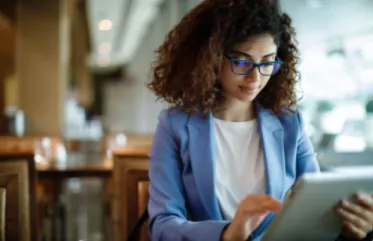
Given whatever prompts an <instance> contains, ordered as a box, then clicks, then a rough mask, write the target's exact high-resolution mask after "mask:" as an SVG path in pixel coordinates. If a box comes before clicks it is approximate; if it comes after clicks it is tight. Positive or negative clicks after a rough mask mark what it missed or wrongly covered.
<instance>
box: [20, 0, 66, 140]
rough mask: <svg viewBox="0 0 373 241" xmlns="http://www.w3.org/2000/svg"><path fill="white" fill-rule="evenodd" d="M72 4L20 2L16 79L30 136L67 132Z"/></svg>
mask: <svg viewBox="0 0 373 241" xmlns="http://www.w3.org/2000/svg"><path fill="white" fill-rule="evenodd" d="M71 2H72V1H71V0H54V1H45V0H20V1H19V4H18V9H17V45H16V78H17V81H18V83H19V84H18V86H19V107H20V109H22V110H23V111H24V112H25V115H26V123H27V124H26V133H27V134H39V135H40V134H45V135H58V134H60V133H61V132H62V130H63V116H64V115H63V113H64V101H65V95H66V91H67V84H68V79H69V49H70V15H71V13H70V11H71V4H72V3H71Z"/></svg>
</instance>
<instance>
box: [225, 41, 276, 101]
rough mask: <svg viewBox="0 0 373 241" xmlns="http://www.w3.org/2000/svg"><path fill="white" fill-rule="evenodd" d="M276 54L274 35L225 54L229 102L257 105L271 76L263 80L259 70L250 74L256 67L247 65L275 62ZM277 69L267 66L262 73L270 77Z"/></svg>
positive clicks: (240, 46) (245, 43)
mask: <svg viewBox="0 0 373 241" xmlns="http://www.w3.org/2000/svg"><path fill="white" fill-rule="evenodd" d="M276 53H277V46H276V44H275V43H274V39H273V37H272V36H271V35H260V36H254V37H250V38H249V39H248V40H247V41H246V42H243V43H240V44H237V45H236V46H234V47H233V49H232V51H230V52H227V53H225V57H224V60H223V66H222V69H221V78H220V79H221V85H222V88H223V94H224V96H225V98H226V99H230V100H231V99H236V100H239V101H242V102H250V101H253V100H254V99H255V97H256V96H257V95H258V94H259V92H260V91H261V90H262V89H263V88H264V87H265V86H266V84H267V83H268V80H269V79H270V77H271V76H263V75H262V74H261V73H260V72H259V68H258V67H256V68H254V69H253V70H252V71H251V72H249V73H248V71H250V70H251V69H252V68H253V65H251V64H250V63H249V62H245V61H246V60H249V61H251V62H255V63H263V62H269V61H274V60H275V59H276ZM229 58H230V59H229ZM241 60H242V61H241ZM273 68H277V66H273V65H272V66H270V65H263V66H262V67H261V69H260V70H261V72H262V73H264V74H268V73H271V72H272V70H273ZM234 72H236V73H234ZM237 73H239V74H237ZM240 74H241V75H240Z"/></svg>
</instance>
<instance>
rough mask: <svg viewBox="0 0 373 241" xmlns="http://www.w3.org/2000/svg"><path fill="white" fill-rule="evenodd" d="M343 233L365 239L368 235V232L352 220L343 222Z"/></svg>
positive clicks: (348, 236) (349, 236)
mask: <svg viewBox="0 0 373 241" xmlns="http://www.w3.org/2000/svg"><path fill="white" fill-rule="evenodd" d="M342 234H343V236H345V237H346V238H352V239H358V240H360V239H363V238H365V237H366V236H367V232H366V231H364V230H362V229H360V228H359V227H357V226H355V225H354V224H353V223H350V222H343V229H342Z"/></svg>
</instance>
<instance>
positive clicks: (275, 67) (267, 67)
mask: <svg viewBox="0 0 373 241" xmlns="http://www.w3.org/2000/svg"><path fill="white" fill-rule="evenodd" d="M280 67H281V62H268V63H265V64H263V65H261V66H260V73H261V74H262V75H274V74H276V73H277V72H278V71H279V70H280Z"/></svg>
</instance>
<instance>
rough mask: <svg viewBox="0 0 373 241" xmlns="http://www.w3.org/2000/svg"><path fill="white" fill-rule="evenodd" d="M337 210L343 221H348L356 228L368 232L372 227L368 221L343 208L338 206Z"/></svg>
mask: <svg viewBox="0 0 373 241" xmlns="http://www.w3.org/2000/svg"><path fill="white" fill-rule="evenodd" d="M337 212H338V214H339V215H340V216H341V218H342V220H343V222H344V223H350V224H351V225H353V226H354V227H356V228H357V229H360V230H363V231H364V232H365V233H367V232H369V231H370V230H371V228H372V227H371V225H370V223H369V222H367V221H366V220H364V219H362V218H361V217H359V216H357V215H356V214H354V213H351V212H349V211H348V210H346V209H344V208H338V209H337Z"/></svg>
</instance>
